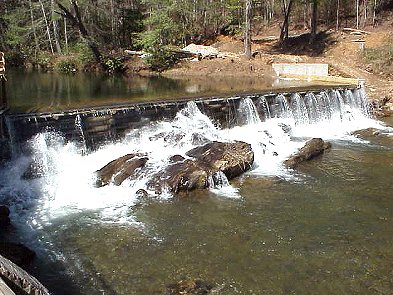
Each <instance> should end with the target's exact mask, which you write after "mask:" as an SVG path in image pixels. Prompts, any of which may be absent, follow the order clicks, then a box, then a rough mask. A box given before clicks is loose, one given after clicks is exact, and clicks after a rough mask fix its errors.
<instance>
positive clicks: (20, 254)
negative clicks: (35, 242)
mask: <svg viewBox="0 0 393 295" xmlns="http://www.w3.org/2000/svg"><path fill="white" fill-rule="evenodd" d="M0 254H1V255H2V256H4V257H5V258H7V259H9V260H11V261H12V262H13V263H15V264H17V265H19V266H22V267H23V266H26V265H29V264H30V263H31V262H32V261H33V259H34V257H35V252H34V251H32V250H30V249H29V248H27V247H26V246H24V245H22V244H16V243H9V242H4V241H1V242H0Z"/></svg>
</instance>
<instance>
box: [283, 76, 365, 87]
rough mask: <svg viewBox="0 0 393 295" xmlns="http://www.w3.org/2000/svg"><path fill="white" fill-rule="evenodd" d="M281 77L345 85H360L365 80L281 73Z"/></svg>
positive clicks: (362, 84)
mask: <svg viewBox="0 0 393 295" xmlns="http://www.w3.org/2000/svg"><path fill="white" fill-rule="evenodd" d="M280 78H282V79H297V80H307V81H320V82H327V83H337V84H345V85H353V86H358V87H362V86H364V83H365V80H364V79H360V78H344V77H337V76H314V75H294V74H283V75H281V76H280Z"/></svg>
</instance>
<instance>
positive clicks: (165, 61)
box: [146, 47, 179, 72]
mask: <svg viewBox="0 0 393 295" xmlns="http://www.w3.org/2000/svg"><path fill="white" fill-rule="evenodd" d="M178 61H179V60H178V58H177V57H176V56H175V54H174V53H173V51H171V50H170V49H169V48H168V47H162V48H160V49H157V50H152V51H151V52H149V55H148V56H147V57H146V63H147V64H148V66H149V67H150V68H151V69H152V70H153V71H157V72H162V71H165V70H167V69H169V68H171V67H173V66H174V65H175V64H176V63H177V62H178Z"/></svg>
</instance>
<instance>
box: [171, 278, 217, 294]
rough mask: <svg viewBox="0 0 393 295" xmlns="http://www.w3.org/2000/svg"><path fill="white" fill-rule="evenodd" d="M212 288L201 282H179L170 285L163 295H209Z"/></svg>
mask: <svg viewBox="0 0 393 295" xmlns="http://www.w3.org/2000/svg"><path fill="white" fill-rule="evenodd" d="M212 289H213V286H212V285H211V284H209V283H207V282H205V281H202V280H181V281H179V282H177V283H175V284H170V285H168V286H166V288H165V292H164V294H165V295H180V294H190V295H191V294H193V295H204V294H210V292H211V291H212Z"/></svg>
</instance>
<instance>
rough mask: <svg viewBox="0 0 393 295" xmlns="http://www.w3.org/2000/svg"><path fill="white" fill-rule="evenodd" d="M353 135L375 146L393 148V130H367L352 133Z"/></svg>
mask: <svg viewBox="0 0 393 295" xmlns="http://www.w3.org/2000/svg"><path fill="white" fill-rule="evenodd" d="M352 135H354V136H356V137H357V138H360V139H363V140H367V141H369V142H371V143H373V144H377V145H382V146H387V147H391V146H393V136H392V135H393V132H392V128H389V127H388V128H386V129H384V130H380V129H376V128H367V129H362V130H357V131H354V132H352Z"/></svg>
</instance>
